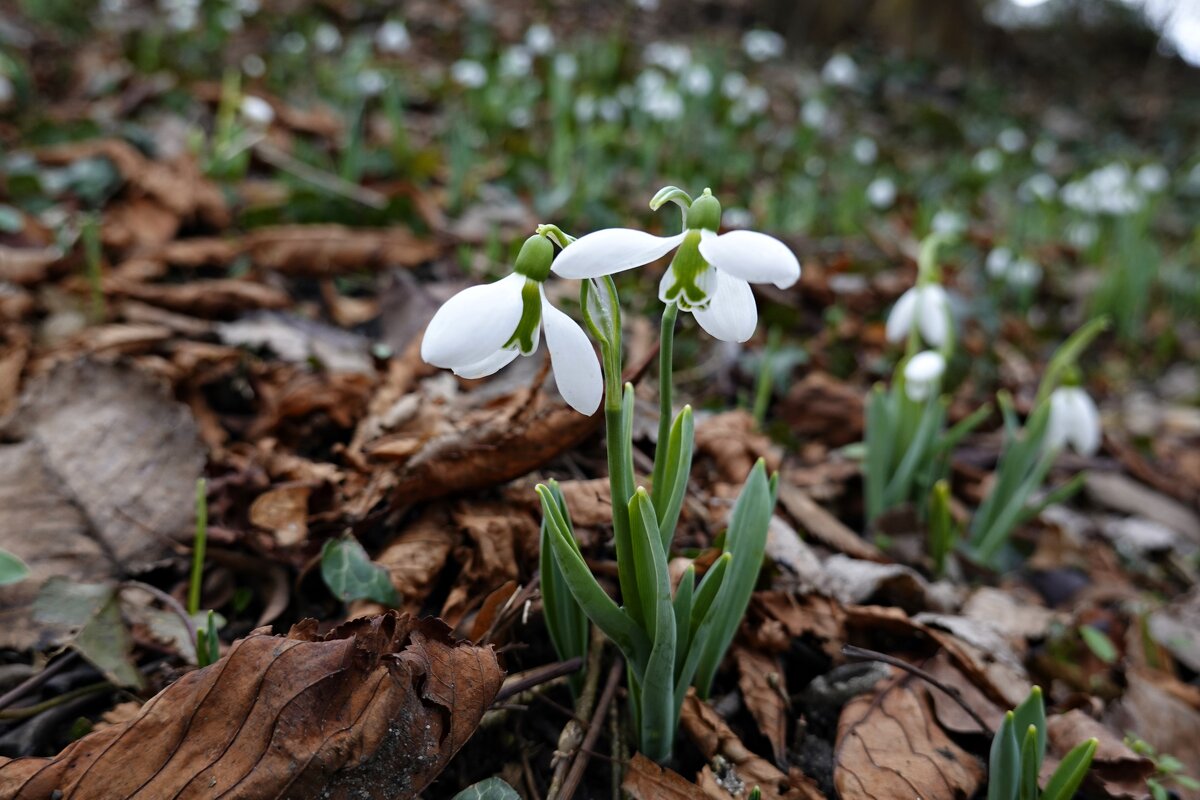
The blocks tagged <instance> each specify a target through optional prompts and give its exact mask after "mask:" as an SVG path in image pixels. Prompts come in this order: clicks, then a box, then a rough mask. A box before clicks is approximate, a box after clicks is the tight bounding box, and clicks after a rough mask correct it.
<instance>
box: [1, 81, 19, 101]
mask: <svg viewBox="0 0 1200 800" xmlns="http://www.w3.org/2000/svg"><path fill="white" fill-rule="evenodd" d="M16 96H17V90H16V88H15V87H14V86H13V82H12V81H11V80H10V79H9V77H8V76H7V75H0V107H3V106H6V105H8V104H9V103H11V102H12V101H13V98H14V97H16Z"/></svg>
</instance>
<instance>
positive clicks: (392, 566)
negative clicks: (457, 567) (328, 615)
mask: <svg viewBox="0 0 1200 800" xmlns="http://www.w3.org/2000/svg"><path fill="white" fill-rule="evenodd" d="M458 539H459V537H458V535H457V534H456V533H455V532H454V531H453V530H452V529H451V527H450V521H449V519H448V518H447V514H446V510H445V509H444V508H442V507H439V506H433V507H431V508H428V509H426V510H425V511H423V512H422V513H421V516H420V517H418V518H417V520H416V522H414V523H412V524H411V525H409V526H408V527H407V528H405V529H404V531H403V532H402V533H401V534H400V535H399V536H398V537H397V538H395V539H393V540H392V541H391V542H389V543H388V544H387V545H386V546H385V547H384V548H383V550H382V551H380V553H379V555H377V556H376V557H375V563H377V564H379V565H380V566H382V567H383V568H384V569H386V570H387V571H388V574H389V575H390V576H391V579H392V586H394V587H395V588H396V592H397V593H398V594H399V595H400V597H401V598H402V599H403V602H404V606H403V608H405V609H407V610H411V611H415V610H417V609H418V608H420V607H421V603H422V602H423V601H424V600H425V598H426V597H427V596H428V595H429V592H430V591H432V590H433V587H434V585H435V584H436V582H437V579H438V576H439V575H440V574H441V572H442V568H443V567H445V566H446V560H447V558H449V556H450V552H451V550H453V548H454V545H455V544H456V543H457V541H458ZM366 607H369V606H359V607H356V609H355V610H356V612H357V613H362V609H363V608H366Z"/></svg>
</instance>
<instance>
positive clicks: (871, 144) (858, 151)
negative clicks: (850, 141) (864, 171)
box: [850, 136, 879, 167]
mask: <svg viewBox="0 0 1200 800" xmlns="http://www.w3.org/2000/svg"><path fill="white" fill-rule="evenodd" d="M850 152H851V153H853V155H854V160H855V161H857V162H858V163H859V164H862V165H863V166H864V167H865V166H867V165H869V164H874V163H875V159H876V158H878V157H879V145H877V144H875V140H874V139H872V138H871V137H870V136H860V137H858V138H857V139H855V140H854V145H853V147H851V149H850Z"/></svg>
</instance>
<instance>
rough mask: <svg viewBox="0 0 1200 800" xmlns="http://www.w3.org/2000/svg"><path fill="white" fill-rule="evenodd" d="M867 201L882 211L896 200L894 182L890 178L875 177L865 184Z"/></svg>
mask: <svg viewBox="0 0 1200 800" xmlns="http://www.w3.org/2000/svg"><path fill="white" fill-rule="evenodd" d="M867 202H868V203H870V204H871V205H872V206H874V207H875V208H876V209H878V210H880V211H883V210H884V209H887V208H891V207H892V204H893V203H895V202H896V182H895V181H893V180H892V179H891V178H883V177H880V178H875V179H874V180H872V181H871V182H870V183H868V184H867Z"/></svg>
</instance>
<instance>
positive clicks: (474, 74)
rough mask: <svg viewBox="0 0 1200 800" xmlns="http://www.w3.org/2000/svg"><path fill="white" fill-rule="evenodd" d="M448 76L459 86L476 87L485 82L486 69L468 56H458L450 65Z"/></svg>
mask: <svg viewBox="0 0 1200 800" xmlns="http://www.w3.org/2000/svg"><path fill="white" fill-rule="evenodd" d="M450 77H451V79H453V81H454V82H455V83H457V84H458V85H459V86H464V87H466V88H468V89H478V88H479V87H481V86H483V85H484V84H486V83H487V77H488V76H487V69H486V68H484V66H483V64H480V63H479V62H478V61H474V60H472V59H470V58H460V59H459V60H458V61H455V62H454V63H453V64H451V65H450Z"/></svg>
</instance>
